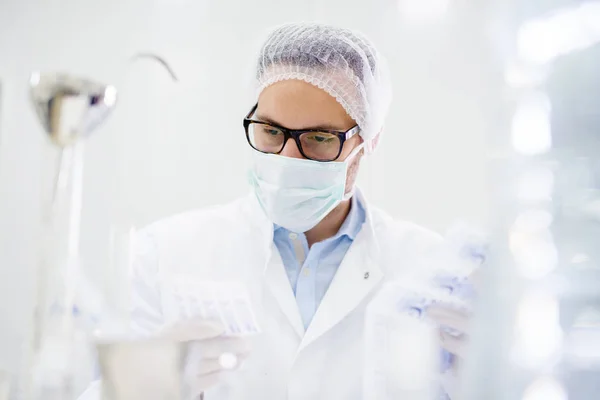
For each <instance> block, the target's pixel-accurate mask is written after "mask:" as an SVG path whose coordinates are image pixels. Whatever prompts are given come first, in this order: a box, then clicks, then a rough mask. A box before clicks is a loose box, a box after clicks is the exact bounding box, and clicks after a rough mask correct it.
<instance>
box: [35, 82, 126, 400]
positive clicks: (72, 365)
mask: <svg viewBox="0 0 600 400" xmlns="http://www.w3.org/2000/svg"><path fill="white" fill-rule="evenodd" d="M30 95H31V102H32V105H33V108H34V110H35V112H36V114H37V117H38V119H39V120H40V123H41V124H42V127H43V128H44V130H45V132H46V134H48V135H49V137H50V139H51V140H52V142H53V143H54V144H55V145H56V146H57V147H58V151H59V155H58V160H59V162H58V166H57V169H56V171H55V178H54V181H53V193H52V198H51V200H50V204H45V205H44V208H45V213H44V217H45V218H44V221H43V226H42V237H41V241H42V254H41V261H40V264H39V268H38V271H37V276H36V279H37V282H36V289H37V291H36V299H35V305H34V320H33V326H32V330H31V332H32V336H31V342H30V343H29V346H30V348H28V349H26V351H27V352H28V354H26V357H27V360H28V363H27V367H28V371H27V374H28V376H27V377H26V378H25V379H26V385H25V388H24V389H25V397H26V398H27V399H42V398H43V399H48V400H51V399H57V400H58V399H60V400H68V399H74V398H76V397H77V395H78V392H79V390H80V387H81V386H82V385H85V384H86V383H87V382H89V380H91V378H92V377H93V347H92V346H91V343H90V339H89V335H88V332H89V327H90V326H91V323H92V321H90V320H88V319H87V318H88V317H89V316H88V315H86V313H85V312H82V309H81V307H80V305H79V304H78V302H77V301H76V293H77V282H78V279H79V276H80V274H81V266H80V257H79V238H80V220H81V207H82V204H81V202H82V184H83V164H84V153H83V150H84V143H83V139H84V138H86V137H87V136H89V135H90V133H91V132H93V131H94V130H95V128H97V127H98V126H99V125H101V124H102V122H103V121H104V120H105V118H106V117H107V116H108V114H109V113H110V111H111V110H112V109H113V108H114V107H115V104H116V95H117V92H116V89H115V88H114V87H112V86H107V85H103V84H99V83H95V82H92V81H89V80H86V79H80V78H77V77H74V76H71V75H68V74H46V73H37V72H36V73H34V74H32V76H31V80H30ZM86 381H87V382H86Z"/></svg>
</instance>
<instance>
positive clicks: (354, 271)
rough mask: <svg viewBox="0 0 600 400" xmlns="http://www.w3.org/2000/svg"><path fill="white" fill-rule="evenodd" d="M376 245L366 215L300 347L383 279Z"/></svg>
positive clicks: (359, 301) (334, 323)
mask: <svg viewBox="0 0 600 400" xmlns="http://www.w3.org/2000/svg"><path fill="white" fill-rule="evenodd" d="M363 204H364V203H363ZM375 247H376V244H375V243H374V235H373V230H372V227H371V225H370V216H367V223H365V226H363V229H362V230H361V231H360V232H359V233H358V235H357V236H356V239H355V240H354V243H353V244H352V245H351V246H350V249H349V250H348V253H347V254H346V256H345V257H344V260H343V261H342V264H341V265H340V266H339V268H338V271H337V273H336V274H335V277H334V279H333V281H332V282H331V286H330V287H329V289H328V290H327V293H326V294H325V296H324V298H323V300H322V302H321V304H320V305H319V308H318V309H317V312H316V313H315V316H314V317H313V320H312V321H311V324H310V325H309V327H308V330H307V331H306V335H305V336H304V338H303V340H302V343H301V345H300V350H302V349H303V348H304V347H306V346H308V345H309V344H310V343H312V342H313V341H315V340H316V339H318V338H319V337H320V336H321V335H323V334H324V333H326V332H327V331H328V330H329V329H331V328H332V327H333V326H335V325H336V324H337V323H338V322H340V321H341V320H342V319H343V318H344V317H346V316H347V315H348V314H350V313H351V312H352V311H353V310H354V309H355V308H356V307H357V306H358V305H359V304H360V303H361V302H362V301H363V300H364V299H365V298H366V297H367V296H368V295H369V294H370V293H371V292H372V291H373V289H374V288H375V287H376V286H377V285H378V283H379V282H380V281H381V279H382V278H383V272H382V271H381V269H380V268H379V266H378V265H377V264H376V263H375V262H374V260H373V258H372V256H373V253H374V252H373V250H374V248H375Z"/></svg>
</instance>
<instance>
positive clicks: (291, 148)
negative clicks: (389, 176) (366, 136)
mask: <svg viewBox="0 0 600 400" xmlns="http://www.w3.org/2000/svg"><path fill="white" fill-rule="evenodd" d="M255 118H256V119H258V120H261V121H267V122H271V123H274V124H277V125H280V126H282V127H285V128H288V129H292V130H302V129H328V130H338V131H342V132H344V131H347V130H349V129H351V128H352V127H354V126H355V125H356V122H355V121H354V120H353V119H352V118H351V117H350V116H349V115H348V113H346V110H344V108H343V107H342V106H341V105H340V103H338V102H337V100H335V99H334V98H333V97H332V96H330V95H329V94H328V93H327V92H325V91H324V90H321V89H319V88H317V87H316V86H313V85H311V84H309V83H306V82H304V81H300V80H285V81H280V82H277V83H275V84H273V85H271V86H269V87H267V88H266V89H265V90H263V91H262V93H261V94H260V97H259V98H258V108H257V110H256V114H255ZM361 142H362V139H361V137H360V136H359V135H355V136H353V137H351V138H350V139H349V140H347V141H346V142H344V147H343V148H342V153H341V154H340V157H339V158H338V159H337V160H336V161H333V162H341V161H344V160H345V159H346V157H348V155H349V154H350V153H351V152H352V150H354V148H356V146H358V145H359V144H360V143H361ZM362 153H363V152H362V151H361V152H360V154H358V155H357V156H356V157H355V158H354V159H353V160H352V161H351V162H350V165H349V166H348V173H347V178H346V192H348V191H350V190H351V188H352V187H353V186H354V182H355V180H356V175H357V173H358V166H359V163H360V158H361V157H362ZM280 155H281V156H285V157H292V158H304V157H303V156H302V154H301V153H300V150H298V146H297V145H296V143H295V142H294V141H293V140H288V141H287V143H286V144H285V147H284V148H283V150H282V151H281V153H280Z"/></svg>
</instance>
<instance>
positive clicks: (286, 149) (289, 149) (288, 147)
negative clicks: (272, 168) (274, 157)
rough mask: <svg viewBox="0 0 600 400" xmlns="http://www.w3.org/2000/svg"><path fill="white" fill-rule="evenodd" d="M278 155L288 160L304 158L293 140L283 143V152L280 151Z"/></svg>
mask: <svg viewBox="0 0 600 400" xmlns="http://www.w3.org/2000/svg"><path fill="white" fill-rule="evenodd" d="M279 154H280V155H282V156H284V157H290V158H304V157H303V156H302V153H300V150H299V149H298V146H297V145H296V141H295V140H294V139H288V141H287V142H286V143H285V146H283V150H281V153H279Z"/></svg>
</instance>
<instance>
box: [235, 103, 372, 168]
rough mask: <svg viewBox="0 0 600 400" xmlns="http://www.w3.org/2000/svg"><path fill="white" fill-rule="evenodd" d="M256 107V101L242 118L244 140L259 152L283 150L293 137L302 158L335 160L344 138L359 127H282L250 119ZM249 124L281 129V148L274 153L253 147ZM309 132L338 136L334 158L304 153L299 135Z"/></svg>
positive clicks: (358, 129) (347, 137)
mask: <svg viewBox="0 0 600 400" xmlns="http://www.w3.org/2000/svg"><path fill="white" fill-rule="evenodd" d="M257 108H258V103H256V105H255V106H254V107H252V110H250V112H249V113H248V115H246V117H245V118H244V130H245V131H246V140H248V144H249V145H250V147H252V148H253V149H254V150H256V151H260V152H261V153H265V154H279V153H281V152H282V151H283V149H284V148H285V145H286V143H287V141H288V140H289V139H293V140H294V142H296V146H298V150H300V154H302V156H303V157H304V158H306V159H308V160H313V161H318V162H331V161H335V160H337V159H338V158H339V157H340V154H342V149H343V148H344V143H345V142H346V140H348V139H350V138H351V137H353V136H354V135H356V134H357V133H359V132H360V127H359V126H358V125H355V126H353V127H352V128H350V129H348V130H347V131H345V132H342V131H335V130H329V129H301V130H293V129H287V128H284V127H283V126H279V125H276V124H272V123H270V122H265V121H258V120H254V119H251V118H250V117H251V116H252V114H254V112H255V111H256V109H257ZM250 124H262V125H269V126H272V127H273V128H277V129H279V130H281V132H283V135H284V136H283V145H282V146H281V150H279V151H278V152H276V153H273V152H266V151H262V150H260V149H257V148H256V147H254V146H253V145H252V141H251V140H250V133H249V130H248V128H249V127H250ZM310 132H323V133H329V134H332V135H335V136H337V137H338V139H339V140H340V148H339V149H338V153H337V155H336V156H335V158H333V159H331V160H317V159H314V158H311V157H308V156H307V155H306V154H304V150H303V149H302V143H301V142H300V136H301V135H302V134H304V133H310Z"/></svg>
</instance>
